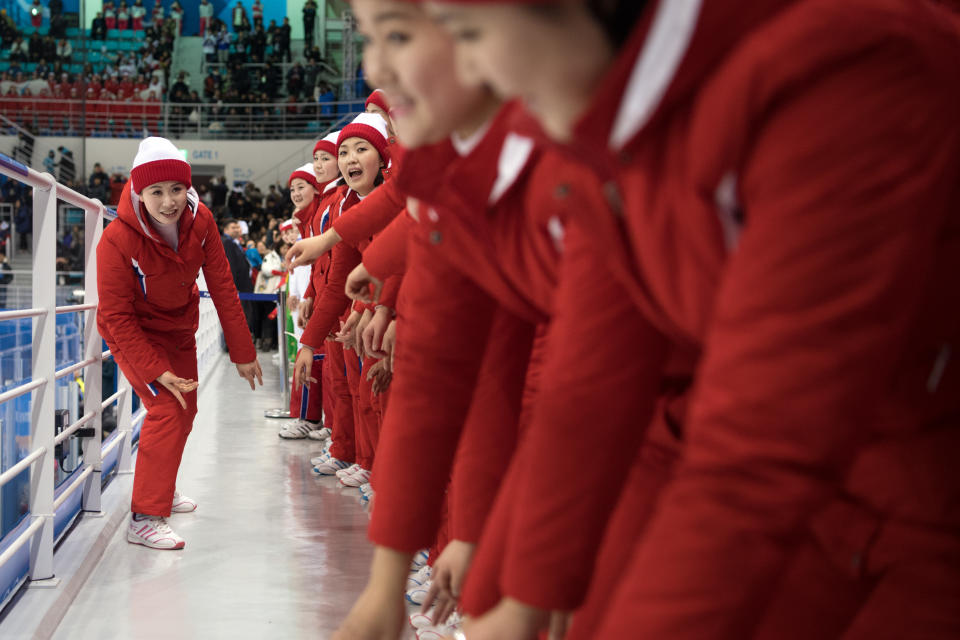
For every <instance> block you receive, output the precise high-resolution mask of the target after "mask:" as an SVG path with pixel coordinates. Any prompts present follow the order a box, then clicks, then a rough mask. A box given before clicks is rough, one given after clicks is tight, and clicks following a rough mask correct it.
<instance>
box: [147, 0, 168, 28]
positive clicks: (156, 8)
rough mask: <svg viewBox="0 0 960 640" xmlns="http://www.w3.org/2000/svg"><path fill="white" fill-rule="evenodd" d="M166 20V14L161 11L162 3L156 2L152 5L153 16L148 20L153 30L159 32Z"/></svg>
mask: <svg viewBox="0 0 960 640" xmlns="http://www.w3.org/2000/svg"><path fill="white" fill-rule="evenodd" d="M165 19H166V14H165V13H164V11H163V3H162V2H160V1H159V0H157V2H156V3H155V4H154V5H153V15H152V16H151V18H150V22H151V25H152V26H153V28H155V29H157V31H159V30H160V29H161V27H162V26H163V21H164V20H165Z"/></svg>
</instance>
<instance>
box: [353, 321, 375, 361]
mask: <svg viewBox="0 0 960 640" xmlns="http://www.w3.org/2000/svg"><path fill="white" fill-rule="evenodd" d="M372 318H373V311H370V309H364V310H363V314H362V315H361V316H360V322H358V323H357V328H356V330H355V331H354V332H353V350H354V351H356V352H357V357H358V358H363V357H364V355H365V353H364V350H363V332H364V331H366V329H367V325H368V324H370V320H371V319H372Z"/></svg>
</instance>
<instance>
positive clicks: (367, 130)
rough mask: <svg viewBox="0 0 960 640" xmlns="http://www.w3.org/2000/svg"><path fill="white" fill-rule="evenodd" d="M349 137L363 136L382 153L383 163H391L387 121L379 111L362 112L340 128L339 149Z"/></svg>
mask: <svg viewBox="0 0 960 640" xmlns="http://www.w3.org/2000/svg"><path fill="white" fill-rule="evenodd" d="M347 138H363V139H364V140H366V141H367V142H369V143H370V144H372V145H373V148H374V149H376V150H377V153H379V154H380V159H381V160H383V164H385V165H386V164H389V163H390V143H389V142H388V141H387V122H386V121H385V120H384V119H383V117H382V116H381V115H380V114H378V113H361V114H360V115H358V116H357V117H356V118H354V119H353V122H351V123H350V124H348V125H347V126H345V127H344V128H343V129H341V130H340V137H339V138H338V139H337V149H339V148H340V145H342V144H343V142H344V140H346V139H347Z"/></svg>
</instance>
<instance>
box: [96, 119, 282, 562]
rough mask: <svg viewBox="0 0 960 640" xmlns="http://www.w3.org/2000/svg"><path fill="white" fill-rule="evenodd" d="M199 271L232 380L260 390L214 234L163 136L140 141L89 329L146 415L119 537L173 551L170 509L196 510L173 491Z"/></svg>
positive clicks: (190, 407) (178, 543)
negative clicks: (217, 321)
mask: <svg viewBox="0 0 960 640" xmlns="http://www.w3.org/2000/svg"><path fill="white" fill-rule="evenodd" d="M201 269H203V274H204V278H205V280H206V283H207V287H208V288H209V290H210V296H211V297H212V298H213V302H214V304H215V305H216V308H217V314H218V316H219V318H220V324H221V325H222V326H223V331H224V336H225V338H226V341H227V346H228V347H229V348H230V358H231V360H232V361H233V362H234V363H235V364H236V366H237V372H238V373H239V374H240V377H242V378H244V379H245V380H247V381H248V382H249V383H250V387H251V388H252V389H253V388H255V384H254V382H255V381H259V382H260V383H261V384H263V381H262V373H261V370H260V364H259V363H258V362H257V357H256V351H255V350H254V347H253V342H252V341H251V339H250V332H249V330H248V329H247V326H246V322H245V320H244V315H243V311H242V309H241V308H240V302H239V300H238V298H237V291H236V288H235V287H234V284H233V279H232V277H231V276H230V269H229V267H228V265H227V260H226V256H225V255H224V253H223V245H222V244H221V243H220V233H219V231H218V230H217V225H216V223H215V222H214V219H213V216H212V214H211V213H210V211H209V210H208V209H207V208H206V207H205V206H204V205H203V204H201V203H200V201H199V198H198V196H197V193H196V191H194V189H193V188H192V187H191V179H190V165H189V164H188V163H187V162H186V161H185V160H183V158H182V156H181V155H180V153H179V151H178V150H177V148H176V147H175V146H174V145H173V144H172V143H171V142H170V141H169V140H166V139H164V138H147V139H145V140H143V141H142V142H141V143H140V148H139V150H138V152H137V156H136V158H135V159H134V161H133V168H132V169H131V170H130V180H129V181H128V182H127V184H126V186H125V187H124V189H123V193H122V195H121V199H120V205H119V207H118V218H117V220H115V221H114V222H113V223H111V224H110V225H108V226H107V228H106V229H105V230H104V232H103V239H102V240H101V242H100V244H99V246H98V247H97V283H98V287H99V293H100V302H99V307H98V310H97V327H98V328H99V330H100V334H101V335H102V336H103V339H104V340H105V341H106V343H107V345H108V346H109V347H110V351H111V353H112V354H113V357H114V359H115V361H116V363H117V365H118V366H119V367H120V369H121V370H122V371H123V373H124V375H125V376H126V377H127V379H128V380H129V381H130V383H131V385H132V386H133V389H134V391H136V392H137V395H138V396H139V397H140V399H141V401H142V402H143V404H144V406H145V407H146V409H147V417H146V418H145V419H144V421H143V427H142V429H141V432H140V445H139V453H138V455H137V468H136V473H135V475H134V480H133V500H132V504H131V511H132V512H133V513H132V514H131V517H130V524H129V527H128V530H127V540H128V541H129V542H131V543H134V544H140V545H144V546H146V547H150V548H152V549H182V548H183V547H184V544H185V543H184V540H183V538H181V537H180V536H178V535H177V534H176V533H175V532H174V531H173V530H172V529H171V528H170V526H169V524H167V521H166V518H167V517H168V516H169V515H170V513H171V511H174V512H178V513H179V512H189V511H193V510H195V509H196V508H197V503H196V502H195V501H193V500H191V499H189V498H187V497H186V496H183V495H180V494H179V493H178V492H177V490H176V484H177V471H178V469H179V467H180V458H181V456H182V454H183V447H184V445H185V444H186V441H187V436H188V435H189V434H190V430H191V429H192V427H193V418H194V416H195V415H196V413H197V394H196V389H197V384H198V382H197V348H196V341H195V339H194V334H195V333H196V330H197V326H198V322H199V299H200V295H199V292H198V289H197V285H196V280H197V276H198V274H199V272H200V270H201Z"/></svg>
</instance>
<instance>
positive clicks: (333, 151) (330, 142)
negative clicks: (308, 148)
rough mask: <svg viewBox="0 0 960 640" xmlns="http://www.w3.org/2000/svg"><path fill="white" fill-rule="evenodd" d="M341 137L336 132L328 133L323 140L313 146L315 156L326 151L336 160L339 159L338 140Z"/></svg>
mask: <svg viewBox="0 0 960 640" xmlns="http://www.w3.org/2000/svg"><path fill="white" fill-rule="evenodd" d="M339 137H340V132H339V131H334V132H333V133H328V134H327V135H325V136H324V137H323V139H322V140H317V144H315V145H313V155H317V151H326V152H327V153H329V154H330V155H332V156H333V157H334V158H336V157H337V138H339Z"/></svg>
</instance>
